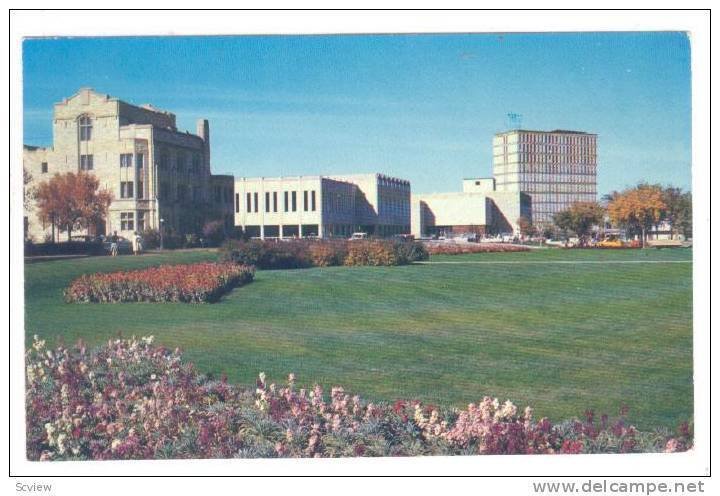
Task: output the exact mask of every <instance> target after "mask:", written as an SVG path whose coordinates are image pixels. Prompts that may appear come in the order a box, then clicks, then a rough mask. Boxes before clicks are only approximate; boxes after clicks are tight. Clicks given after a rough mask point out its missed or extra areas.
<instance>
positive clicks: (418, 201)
mask: <svg viewBox="0 0 720 496" xmlns="http://www.w3.org/2000/svg"><path fill="white" fill-rule="evenodd" d="M468 181H470V182H471V183H472V184H473V185H474V182H475V181H474V180H469V179H466V180H464V181H463V182H464V183H465V182H468ZM478 186H480V185H478ZM485 186H487V185H485ZM463 189H472V188H466V185H465V184H464V185H463ZM530 210H531V205H530V198H529V197H528V196H527V195H525V194H523V193H520V192H512V191H484V188H479V190H478V191H462V192H450V193H429V194H421V195H413V197H412V231H411V232H412V234H413V235H415V236H416V237H426V236H431V235H436V234H438V235H458V234H465V233H473V234H479V235H485V234H496V233H501V232H517V231H518V225H517V220H518V219H519V218H520V217H521V216H524V217H528V218H529V216H530Z"/></svg>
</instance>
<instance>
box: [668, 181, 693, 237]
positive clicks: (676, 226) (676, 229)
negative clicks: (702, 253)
mask: <svg viewBox="0 0 720 496" xmlns="http://www.w3.org/2000/svg"><path fill="white" fill-rule="evenodd" d="M663 202H665V207H666V208H665V213H664V216H663V217H664V219H663V220H666V221H667V222H669V223H670V225H671V226H672V233H671V236H674V235H676V234H682V235H683V236H685V237H686V238H687V237H690V236H692V193H690V192H689V191H687V192H683V190H682V189H680V188H675V187H672V186H668V187H667V188H664V189H663Z"/></svg>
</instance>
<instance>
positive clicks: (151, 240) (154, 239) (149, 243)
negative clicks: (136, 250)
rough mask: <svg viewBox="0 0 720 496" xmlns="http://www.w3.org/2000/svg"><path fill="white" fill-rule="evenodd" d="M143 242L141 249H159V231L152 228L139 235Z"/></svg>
mask: <svg viewBox="0 0 720 496" xmlns="http://www.w3.org/2000/svg"><path fill="white" fill-rule="evenodd" d="M140 237H142V240H143V248H144V249H147V250H153V249H155V248H159V247H160V231H158V230H157V229H153V228H148V229H145V230H144V231H143V232H141V233H140Z"/></svg>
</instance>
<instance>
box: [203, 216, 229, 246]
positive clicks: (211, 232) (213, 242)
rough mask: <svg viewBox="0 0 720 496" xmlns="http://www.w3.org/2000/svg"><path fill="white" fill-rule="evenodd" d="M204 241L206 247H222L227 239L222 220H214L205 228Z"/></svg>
mask: <svg viewBox="0 0 720 496" xmlns="http://www.w3.org/2000/svg"><path fill="white" fill-rule="evenodd" d="M202 235H203V239H204V240H205V245H206V246H220V243H222V242H223V240H224V239H225V238H226V233H225V223H224V222H223V221H221V220H212V221H210V222H207V223H206V224H205V225H204V226H203V230H202Z"/></svg>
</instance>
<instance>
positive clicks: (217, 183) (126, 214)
mask: <svg viewBox="0 0 720 496" xmlns="http://www.w3.org/2000/svg"><path fill="white" fill-rule="evenodd" d="M23 167H24V169H25V170H26V171H27V172H28V173H29V174H30V176H31V177H32V180H31V182H30V184H28V187H33V186H36V185H37V184H39V183H41V182H43V181H46V180H48V179H49V178H51V177H52V176H53V175H54V174H63V173H66V172H78V171H86V172H88V173H91V174H94V175H96V176H97V178H98V180H99V182H100V188H101V189H105V190H108V191H110V192H111V194H112V196H113V201H112V203H111V205H110V208H109V211H108V215H107V218H106V219H105V221H104V222H102V223H101V224H100V225H97V226H91V227H90V229H88V233H89V234H109V233H112V232H115V231H117V233H118V234H119V235H124V236H129V235H131V234H132V233H133V232H134V231H138V232H140V231H143V230H145V229H148V228H153V229H159V228H160V226H161V223H162V226H163V229H164V230H165V232H168V231H170V230H172V231H174V232H177V233H179V234H184V233H195V232H199V231H200V230H201V229H202V226H203V224H204V223H205V222H206V221H207V220H216V219H218V220H223V221H224V222H225V223H226V225H227V227H228V228H231V227H232V220H233V219H232V215H233V211H232V206H233V186H234V184H233V178H232V176H215V175H212V173H211V169H210V127H209V124H208V121H207V120H199V121H198V123H197V129H196V134H191V133H189V132H182V131H179V130H178V129H177V125H176V120H175V115H174V114H172V113H170V112H167V111H163V110H160V109H157V108H155V107H153V106H151V105H142V106H136V105H132V104H129V103H126V102H123V101H122V100H119V99H117V98H114V97H111V96H109V95H105V94H101V93H98V92H96V91H94V90H92V89H90V88H82V89H80V90H79V91H78V93H77V94H75V95H73V96H72V97H69V98H66V99H64V100H63V101H62V102H59V103H57V104H55V108H54V114H53V145H52V147H50V148H41V147H35V146H28V145H26V146H25V147H24V150H23ZM161 220H162V222H161ZM25 225H26V236H27V237H30V238H32V239H33V240H35V241H43V240H45V239H48V238H49V237H50V236H51V235H52V233H53V231H54V230H55V229H57V227H56V226H52V225H50V224H49V223H47V222H45V223H44V222H43V221H42V220H41V219H40V218H38V215H37V212H36V210H35V208H34V206H33V205H29V206H28V208H27V209H26V212H25ZM58 234H60V233H56V239H59V236H58ZM78 234H82V232H78Z"/></svg>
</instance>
